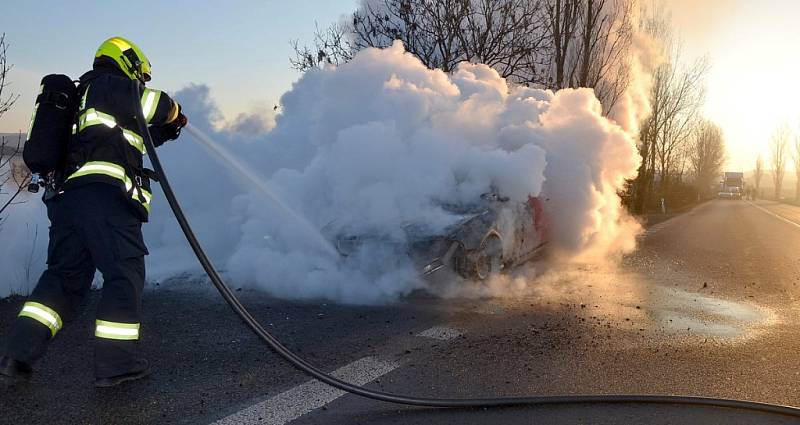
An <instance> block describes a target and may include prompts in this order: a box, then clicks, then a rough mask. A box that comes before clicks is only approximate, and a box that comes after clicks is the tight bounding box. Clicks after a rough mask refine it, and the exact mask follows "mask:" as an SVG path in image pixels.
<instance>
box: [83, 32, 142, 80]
mask: <svg viewBox="0 0 800 425" xmlns="http://www.w3.org/2000/svg"><path fill="white" fill-rule="evenodd" d="M94 57H95V59H97V58H102V57H106V58H109V59H111V60H113V61H114V63H116V64H117V66H118V67H119V69H120V70H122V72H124V73H125V75H127V76H128V77H130V78H131V79H132V80H139V81H141V82H142V83H145V82H147V81H150V61H149V60H148V59H147V56H145V55H144V52H142V49H140V48H139V46H137V45H136V44H134V43H133V42H131V41H129V40H126V39H124V38H122V37H111V38H109V39H108V40H106V41H104V42H103V44H101V45H100V47H98V48H97V53H95V55H94Z"/></svg>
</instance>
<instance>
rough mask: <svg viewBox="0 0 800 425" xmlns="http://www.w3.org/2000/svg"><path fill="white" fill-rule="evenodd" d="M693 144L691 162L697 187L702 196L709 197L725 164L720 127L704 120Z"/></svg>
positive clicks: (690, 155) (723, 144) (697, 128)
mask: <svg viewBox="0 0 800 425" xmlns="http://www.w3.org/2000/svg"><path fill="white" fill-rule="evenodd" d="M692 142H693V143H692V149H691V151H690V154H689V162H690V163H691V165H692V172H693V174H694V181H695V186H696V187H697V190H698V192H699V193H700V194H701V195H702V196H705V197H708V196H709V195H710V194H711V192H710V191H711V187H712V186H713V184H714V180H715V179H716V178H718V177H719V176H720V174H721V173H722V166H723V165H724V164H725V157H726V154H725V139H724V137H723V134H722V130H721V129H720V128H719V126H717V125H716V124H714V123H712V122H711V121H707V120H703V121H701V122H700V123H699V124H698V125H697V127H696V129H695V131H694V134H693V141H692Z"/></svg>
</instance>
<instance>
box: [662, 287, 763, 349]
mask: <svg viewBox="0 0 800 425" xmlns="http://www.w3.org/2000/svg"><path fill="white" fill-rule="evenodd" d="M660 292H661V296H660V297H658V299H657V300H654V301H656V302H655V303H654V305H653V306H652V310H651V311H650V312H649V313H650V316H651V319H652V320H653V321H655V322H657V323H659V324H661V325H662V326H663V327H664V329H665V330H668V331H673V332H681V333H683V332H688V333H690V334H696V335H700V336H710V337H721V338H741V337H752V336H755V335H757V334H759V333H760V331H763V330H764V329H765V328H766V327H768V326H771V325H774V324H775V323H776V322H777V316H776V315H775V313H774V312H772V311H771V310H769V309H767V308H764V307H760V306H756V305H754V304H749V303H743V302H736V301H730V300H724V299H721V298H714V297H709V296H705V295H700V294H697V293H694V292H688V291H684V290H681V289H674V288H661V290H660Z"/></svg>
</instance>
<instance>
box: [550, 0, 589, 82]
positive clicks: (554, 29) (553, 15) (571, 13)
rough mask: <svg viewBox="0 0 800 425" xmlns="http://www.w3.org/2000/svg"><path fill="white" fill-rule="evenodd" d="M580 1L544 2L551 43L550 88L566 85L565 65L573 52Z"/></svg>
mask: <svg viewBox="0 0 800 425" xmlns="http://www.w3.org/2000/svg"><path fill="white" fill-rule="evenodd" d="M581 10H582V8H581V0H548V1H546V2H545V16H546V17H547V24H548V30H549V31H550V34H549V36H550V37H549V38H550V43H551V49H552V51H551V53H550V66H551V68H552V70H551V72H552V76H551V78H550V81H549V82H550V84H549V85H550V86H551V87H554V88H564V87H567V86H568V85H569V84H567V83H566V77H565V75H566V74H567V65H568V62H567V60H568V58H569V56H570V53H571V52H572V50H573V45H572V43H573V41H574V39H575V34H576V33H577V27H578V19H579V14H580V11H581Z"/></svg>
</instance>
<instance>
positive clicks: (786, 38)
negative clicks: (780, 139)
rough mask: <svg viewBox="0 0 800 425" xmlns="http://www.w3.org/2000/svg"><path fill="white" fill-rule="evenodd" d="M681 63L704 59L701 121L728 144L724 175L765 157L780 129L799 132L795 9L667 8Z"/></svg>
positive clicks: (746, 5) (781, 4)
mask: <svg viewBox="0 0 800 425" xmlns="http://www.w3.org/2000/svg"><path fill="white" fill-rule="evenodd" d="M668 3H670V4H671V5H672V10H673V12H672V13H673V17H674V20H675V26H676V28H677V31H678V32H679V33H680V34H682V35H681V38H682V39H683V40H684V46H685V51H686V55H687V56H688V57H697V56H701V55H708V57H709V59H710V61H711V66H712V68H711V70H710V72H709V75H708V92H707V98H706V105H705V115H706V116H707V117H708V118H709V119H711V120H712V121H714V122H716V123H717V124H719V125H720V126H721V127H722V129H723V131H724V133H725V137H726V141H727V144H728V154H729V158H728V164H727V168H728V169H729V170H737V171H738V170H751V169H753V167H754V166H755V161H756V157H757V156H758V155H759V154H762V155H763V157H764V160H765V161H767V158H768V157H769V137H770V134H771V133H772V131H773V130H774V129H775V128H776V127H777V126H779V125H780V124H781V123H787V124H789V125H791V126H792V127H793V128H794V129H795V130H800V81H798V77H800V23H798V17H800V1H796V0H762V1H755V0H668Z"/></svg>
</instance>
